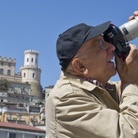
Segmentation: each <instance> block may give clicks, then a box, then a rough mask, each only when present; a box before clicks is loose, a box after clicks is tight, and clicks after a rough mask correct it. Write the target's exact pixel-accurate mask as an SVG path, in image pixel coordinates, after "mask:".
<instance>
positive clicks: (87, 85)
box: [60, 71, 97, 91]
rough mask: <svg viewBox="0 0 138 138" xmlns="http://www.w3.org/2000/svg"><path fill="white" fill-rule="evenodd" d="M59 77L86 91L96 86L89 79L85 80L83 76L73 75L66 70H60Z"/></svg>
mask: <svg viewBox="0 0 138 138" xmlns="http://www.w3.org/2000/svg"><path fill="white" fill-rule="evenodd" d="M60 79H62V80H64V81H68V82H70V83H71V84H74V85H76V86H77V87H80V88H82V89H84V90H87V91H92V90H94V89H95V88H96V87H97V86H96V85H95V84H93V83H91V82H89V81H87V80H86V79H85V78H81V77H79V76H75V75H72V74H69V73H66V72H63V71H61V75H60Z"/></svg>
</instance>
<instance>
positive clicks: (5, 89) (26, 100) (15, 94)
mask: <svg viewBox="0 0 138 138" xmlns="http://www.w3.org/2000/svg"><path fill="white" fill-rule="evenodd" d="M38 56H39V53H38V52H37V51H35V50H26V51H25V52H24V65H23V66H22V67H21V68H20V71H19V72H18V73H15V69H16V59H12V58H7V57H0V122H10V123H11V122H12V123H16V124H25V125H31V126H37V127H41V128H43V129H45V109H44V107H45V105H44V102H45V99H44V96H43V90H42V86H41V83H40V78H41V69H40V67H38Z"/></svg>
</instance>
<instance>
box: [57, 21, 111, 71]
mask: <svg viewBox="0 0 138 138" xmlns="http://www.w3.org/2000/svg"><path fill="white" fill-rule="evenodd" d="M110 24H111V22H110V21H108V22H105V23H102V24H100V25H98V26H95V27H94V26H89V25H87V24H85V23H81V24H78V25H75V26H73V27H71V28H69V29H68V30H66V31H65V32H63V33H62V34H60V35H59V38H58V39H57V43H56V52H57V57H58V59H59V64H60V65H61V67H62V68H63V69H66V68H67V67H68V65H69V63H70V61H71V60H72V58H73V57H74V56H75V54H76V53H77V52H78V50H79V49H80V47H81V46H82V44H83V43H84V42H86V41H88V40H90V39H92V38H94V37H96V36H98V35H100V34H102V33H103V32H105V31H106V30H107V29H108V27H109V25H110Z"/></svg>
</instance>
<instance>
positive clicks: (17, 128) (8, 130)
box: [0, 122, 45, 138]
mask: <svg viewBox="0 0 138 138" xmlns="http://www.w3.org/2000/svg"><path fill="white" fill-rule="evenodd" d="M0 137H1V138H45V131H44V130H42V129H39V128H36V127H33V126H29V125H22V124H14V123H5V122H0Z"/></svg>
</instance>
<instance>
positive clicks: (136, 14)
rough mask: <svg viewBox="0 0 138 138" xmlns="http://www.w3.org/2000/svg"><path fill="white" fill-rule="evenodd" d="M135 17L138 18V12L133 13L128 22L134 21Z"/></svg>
mask: <svg viewBox="0 0 138 138" xmlns="http://www.w3.org/2000/svg"><path fill="white" fill-rule="evenodd" d="M135 16H138V11H135V12H134V13H133V15H131V16H130V17H129V19H128V20H133V19H134V18H135Z"/></svg>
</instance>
